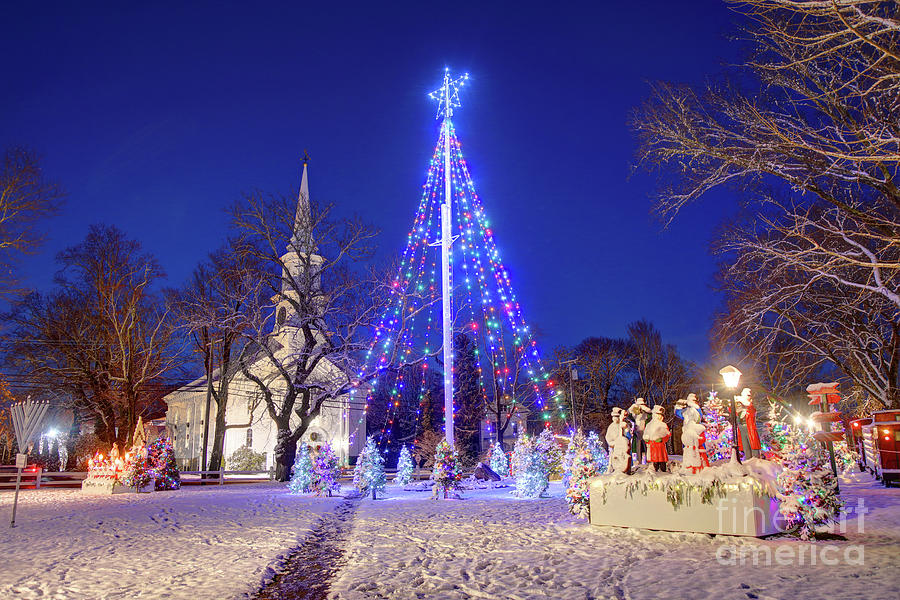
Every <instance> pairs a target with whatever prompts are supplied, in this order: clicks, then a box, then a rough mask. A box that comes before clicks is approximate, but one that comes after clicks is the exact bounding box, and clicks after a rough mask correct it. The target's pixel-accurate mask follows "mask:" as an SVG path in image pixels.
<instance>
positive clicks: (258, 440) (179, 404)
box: [163, 162, 366, 470]
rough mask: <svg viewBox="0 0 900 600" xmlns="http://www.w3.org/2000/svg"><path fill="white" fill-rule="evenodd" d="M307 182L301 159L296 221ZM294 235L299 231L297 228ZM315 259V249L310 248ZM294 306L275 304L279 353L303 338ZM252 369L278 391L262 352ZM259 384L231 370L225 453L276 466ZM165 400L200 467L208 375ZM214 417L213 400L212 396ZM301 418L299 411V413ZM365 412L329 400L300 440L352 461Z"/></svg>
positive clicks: (179, 441) (272, 431) (174, 432)
mask: <svg viewBox="0 0 900 600" xmlns="http://www.w3.org/2000/svg"><path fill="white" fill-rule="evenodd" d="M308 199H309V184H308V180H307V164H306V162H304V164H303V175H302V178H301V184H300V197H299V199H298V203H297V211H298V214H304V213H302V212H301V211H307V212H306V213H305V214H306V215H307V218H306V219H301V218H298V219H297V223H309V222H310V221H309V218H308V211H309V203H308ZM294 235H295V236H296V235H298V232H297V231H295V232H294ZM312 258H313V261H315V254H314V253H313V254H312ZM283 259H284V261H285V264H287V265H289V267H288V268H291V269H297V268H299V266H298V264H297V262H298V261H297V260H296V259H295V257H292V256H288V255H285V257H283ZM292 310H293V308H292V306H291V304H290V303H289V302H282V303H280V304H279V306H278V307H277V318H276V325H275V331H273V332H272V336H271V337H270V339H269V344H270V348H271V349H272V350H273V351H274V353H275V354H276V356H278V357H283V356H285V355H286V354H287V353H289V352H290V351H291V347H292V346H293V345H295V344H297V343H298V337H299V338H300V339H301V340H302V334H300V333H299V332H298V330H297V328H295V327H292V326H291V325H290V323H291V319H290V312H291V311H292ZM250 370H251V372H252V373H253V374H254V375H256V376H258V377H260V378H261V379H262V380H263V381H271V382H273V388H274V389H275V390H276V392H277V388H278V385H277V384H278V378H277V377H276V373H275V370H274V368H273V367H272V366H271V363H269V361H268V360H266V359H264V358H262V357H261V358H260V359H258V360H256V361H254V362H253V364H252V365H251V367H250ZM337 373H338V367H336V366H335V365H334V364H332V363H330V362H328V361H327V360H324V359H323V360H322V361H321V362H320V363H319V364H318V365H317V367H316V370H315V371H314V378H316V379H319V380H326V379H327V378H329V377H332V376H334V375H335V374H337ZM257 393H258V388H257V386H256V385H255V384H254V383H253V382H251V381H249V380H248V379H247V378H246V377H245V376H244V375H243V374H241V373H240V372H239V371H238V372H235V373H234V374H233V375H232V378H231V383H230V386H229V398H228V406H227V410H226V425H227V426H228V429H226V432H225V448H224V453H223V455H224V457H225V459H226V462H227V459H228V457H230V456H231V455H232V454H233V453H234V451H235V450H237V449H238V448H240V447H241V446H248V447H250V448H252V449H253V450H254V451H256V452H264V453H265V454H266V468H272V467H273V466H274V449H275V442H276V435H277V427H276V426H275V423H274V421H272V419H271V417H270V416H269V415H268V413H267V412H266V408H265V404H264V403H263V402H261V401H260V400H259V398H258V396H257ZM163 400H164V401H165V402H166V405H167V406H168V410H167V412H166V426H167V427H168V429H169V431H170V435H171V437H172V442H173V447H174V449H175V457H176V460H177V461H178V463H179V466H180V467H181V468H182V469H185V470H199V469H200V462H201V457H202V446H203V430H204V426H205V421H204V418H205V414H206V402H207V395H206V378H205V376H204V377H200V378H198V379H196V380H195V381H193V382H191V383H189V384H187V385H185V386H183V387H181V388H179V389H177V390H175V391H173V392H171V393H170V394H168V395H166V396H165V397H164V398H163ZM210 403H211V407H210V420H211V421H214V420H215V413H216V407H215V401H214V400H212V399H210ZM297 421H298V422H299V417H297ZM214 426H215V423H212V422H211V423H210V425H209V433H208V444H209V446H208V448H207V451H208V453H207V455H208V454H209V452H210V451H211V450H212V442H213V429H214ZM365 431H366V424H365V413H364V412H363V410H362V408H361V407H359V406H358V405H357V406H351V404H350V402H349V398H348V397H347V396H343V397H340V398H338V399H336V400H334V401H332V402H326V403H325V404H324V405H323V407H322V409H321V412H320V414H319V416H318V417H317V418H316V419H315V420H314V421H313V422H312V425H311V426H310V427H309V429H308V430H307V431H306V433H305V434H304V436H303V437H302V438H301V441H305V442H307V443H308V444H310V446H312V447H313V448H315V447H317V446H321V444H323V443H324V442H326V441H327V442H328V443H330V444H331V446H332V448H334V451H335V453H336V454H337V455H338V457H339V458H340V460H341V463H342V464H344V465H349V464H353V463H354V462H355V461H356V457H357V456H358V455H359V453H360V451H361V450H362V448H363V446H364V445H365Z"/></svg>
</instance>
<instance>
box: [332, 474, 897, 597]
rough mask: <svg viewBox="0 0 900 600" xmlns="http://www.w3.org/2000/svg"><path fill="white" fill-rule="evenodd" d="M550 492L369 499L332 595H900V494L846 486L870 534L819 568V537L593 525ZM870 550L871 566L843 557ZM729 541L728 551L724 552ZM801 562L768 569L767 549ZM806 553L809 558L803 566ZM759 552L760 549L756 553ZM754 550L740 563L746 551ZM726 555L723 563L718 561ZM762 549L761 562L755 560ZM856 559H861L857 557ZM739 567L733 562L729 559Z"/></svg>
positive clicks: (842, 544) (850, 531) (855, 538)
mask: <svg viewBox="0 0 900 600" xmlns="http://www.w3.org/2000/svg"><path fill="white" fill-rule="evenodd" d="M551 494H552V496H553V497H551V498H548V499H542V500H518V499H515V498H513V497H512V496H510V494H509V490H490V491H474V492H468V493H466V494H464V495H465V496H466V498H465V499H464V500H454V501H431V500H428V499H427V498H428V495H422V494H421V493H420V494H418V495H415V494H414V493H409V492H401V491H394V492H393V493H391V490H389V497H388V498H386V499H385V500H377V501H374V502H373V501H372V500H370V499H367V500H364V501H363V504H362V505H361V507H360V509H359V511H358V513H357V516H356V520H355V523H354V529H353V532H352V537H351V542H350V545H349V549H348V555H347V564H348V565H351V566H352V567H347V568H344V569H343V571H342V572H341V574H340V575H339V576H338V578H337V579H336V580H335V581H334V582H333V583H332V587H331V595H330V596H329V597H330V598H333V599H335V600H337V599H347V600H350V599H362V598H392V599H394V598H396V599H402V598H508V599H511V600H514V599H525V598H564V599H566V600H570V599H571V600H576V599H582V598H584V599H588V598H592V599H593V598H597V599H599V598H633V599H643V598H647V599H651V598H673V599H679V600H685V599H691V600H693V599H701V598H709V599H715V600H730V599H752V598H760V599H772V598H778V599H781V598H784V599H788V598H790V599H794V598H797V599H802V598H810V599H813V598H814V599H819V598H825V597H827V598H830V599H842V598H866V599H872V600H875V599H879V598H891V599H895V598H897V597H898V592H897V588H898V586H900V569H898V567H897V564H898V558H900V490H897V489H891V490H885V489H884V488H881V487H880V486H878V485H877V484H872V483H852V484H851V483H844V497H845V499H847V500H848V501H849V502H850V503H851V504H854V505H855V504H856V500H857V498H860V497H862V498H864V499H865V502H866V504H867V505H868V507H869V509H870V510H871V512H869V513H868V514H865V521H864V532H863V533H859V532H857V531H856V529H857V527H856V524H855V522H853V521H851V522H850V523H849V524H848V527H847V531H846V533H845V534H844V537H846V538H847V540H846V541H824V542H822V541H820V542H817V543H815V544H814V545H815V546H816V547H817V549H818V550H819V551H821V550H822V549H823V548H824V547H825V546H826V545H828V544H833V545H834V546H836V549H834V550H829V551H827V552H826V555H825V556H826V558H828V559H829V560H831V558H833V557H834V556H837V558H838V562H839V564H837V565H835V566H823V565H822V564H821V556H819V557H817V558H818V559H819V560H818V561H817V564H816V565H810V564H809V562H810V553H809V549H810V544H808V543H804V542H800V541H797V540H795V539H792V538H786V537H784V538H779V539H770V540H756V539H747V538H732V537H722V536H719V537H712V536H708V535H705V534H683V533H663V532H652V531H642V530H632V529H622V528H613V527H596V526H591V525H588V524H586V523H585V521H583V520H577V519H574V518H572V517H570V516H569V515H568V513H567V511H566V508H565V501H564V499H563V497H562V490H561V488H560V487H559V486H558V484H556V485H554V486H552V487H551ZM860 544H862V545H864V548H863V551H864V558H863V564H862V565H851V564H843V563H844V561H843V557H844V552H845V551H846V549H847V548H848V547H850V546H857V545H860ZM723 547H724V550H723ZM779 547H785V550H782V556H788V555H789V554H792V555H793V556H795V557H796V558H795V559H794V560H792V561H788V563H787V564H782V565H779V564H775V561H774V556H773V562H772V564H771V565H768V566H767V565H765V564H762V563H765V561H764V560H763V556H764V553H765V552H767V551H768V552H770V553H772V554H774V551H775V550H776V549H777V548H779ZM800 547H803V548H804V561H803V562H804V564H801V563H800V554H799V552H800ZM750 550H753V551H754V553H753V554H750V553H747V552H748V551H750ZM742 552H744V553H745V554H743V556H744V557H745V560H744V563H745V564H743V565H742V564H741V556H742V554H741V553H742ZM717 554H718V555H719V556H720V558H722V559H723V562H724V563H725V564H720V562H718V561H717ZM754 556H759V557H760V558H758V559H757V561H758V563H759V564H757V565H756V566H754V564H753V557H754ZM850 558H851V560H855V559H856V555H855V554H853V553H851V555H850ZM732 559H733V560H734V562H735V563H736V564H733V565H732V564H729V562H730V561H731V560H732Z"/></svg>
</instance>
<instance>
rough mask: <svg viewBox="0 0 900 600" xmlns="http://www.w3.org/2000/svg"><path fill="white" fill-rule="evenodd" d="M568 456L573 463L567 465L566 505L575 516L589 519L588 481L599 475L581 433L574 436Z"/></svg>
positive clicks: (592, 456)
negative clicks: (569, 455)
mask: <svg viewBox="0 0 900 600" xmlns="http://www.w3.org/2000/svg"><path fill="white" fill-rule="evenodd" d="M567 454H571V463H569V464H568V465H567V466H568V468H567V470H566V474H565V480H566V504H567V505H568V506H569V512H571V513H572V514H573V515H575V516H576V517H583V518H587V516H588V510H589V509H588V503H589V498H590V489H589V486H588V479H590V478H591V477H593V476H594V475H597V463H596V462H595V459H594V455H593V453H592V452H591V449H590V448H589V447H588V443H587V439H585V437H584V435H583V434H582V433H581V431H578V432H576V433H575V435H573V436H572V441H571V442H569V452H567Z"/></svg>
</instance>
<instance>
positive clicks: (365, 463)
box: [353, 435, 386, 500]
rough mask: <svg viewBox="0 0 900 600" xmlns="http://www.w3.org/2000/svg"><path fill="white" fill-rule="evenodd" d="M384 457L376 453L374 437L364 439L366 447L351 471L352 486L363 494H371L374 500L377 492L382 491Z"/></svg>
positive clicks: (383, 483)
mask: <svg viewBox="0 0 900 600" xmlns="http://www.w3.org/2000/svg"><path fill="white" fill-rule="evenodd" d="M385 481H386V480H385V476H384V457H383V456H382V455H381V452H379V451H378V446H377V445H376V443H375V437H374V436H371V435H370V436H369V437H368V438H367V439H366V446H365V448H363V450H362V453H360V455H359V458H357V459H356V468H355V469H354V470H353V485H355V486H356V489H358V490H359V491H360V492H362V493H363V494H367V493H370V492H371V494H372V499H373V500H374V499H375V497H376V494H377V493H378V492H381V491H384V485H385Z"/></svg>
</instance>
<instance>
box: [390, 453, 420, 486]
mask: <svg viewBox="0 0 900 600" xmlns="http://www.w3.org/2000/svg"><path fill="white" fill-rule="evenodd" d="M415 468H416V465H415V464H414V463H413V459H412V454H410V452H409V448H408V447H407V446H403V448H401V449H400V458H399V460H397V476H396V477H394V483H396V484H398V485H409V484H410V483H411V482H412V477H413V471H414V470H415Z"/></svg>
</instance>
